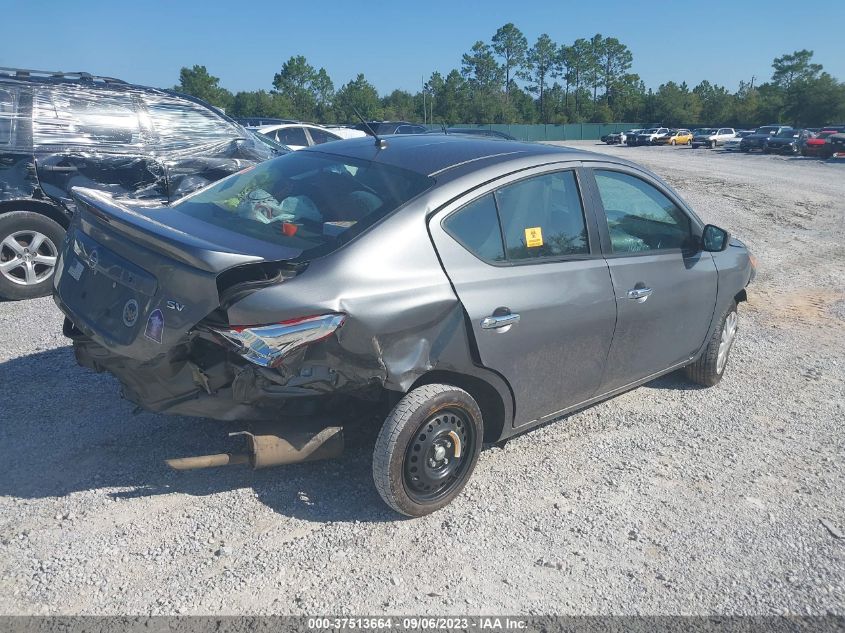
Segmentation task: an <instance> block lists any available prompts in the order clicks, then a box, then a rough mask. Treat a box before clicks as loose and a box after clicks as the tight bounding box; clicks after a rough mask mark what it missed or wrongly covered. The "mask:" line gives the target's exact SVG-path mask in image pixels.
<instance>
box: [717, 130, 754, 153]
mask: <svg viewBox="0 0 845 633" xmlns="http://www.w3.org/2000/svg"><path fill="white" fill-rule="evenodd" d="M749 134H754V130H737V132H736V136H734V137H733V138H729V139H728V140H727V141H725V142H724V143H723V144H722V148H723V149H724V150H725V151H726V152H738V151H739V145H740V143H742V139H744V138H745V137H746V136H748V135H749Z"/></svg>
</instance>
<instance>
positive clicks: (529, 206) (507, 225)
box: [496, 171, 589, 260]
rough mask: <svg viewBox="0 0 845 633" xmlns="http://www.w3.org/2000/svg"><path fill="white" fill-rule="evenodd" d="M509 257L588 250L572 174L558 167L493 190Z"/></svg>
mask: <svg viewBox="0 0 845 633" xmlns="http://www.w3.org/2000/svg"><path fill="white" fill-rule="evenodd" d="M496 203H497V204H498V207H499V217H500V218H501V222H502V233H503V235H504V238H505V248H506V250H507V258H508V259H509V260H523V259H535V258H540V257H562V256H567V255H582V254H587V253H588V252H589V245H588V243H587V228H586V224H585V222H584V209H583V207H582V206H581V196H580V195H579V193H578V185H577V183H576V180H575V174H574V172H572V171H560V172H555V173H552V174H546V175H543V176H536V177H534V178H528V179H526V180H522V181H519V182H517V183H514V184H512V185H508V186H507V187H502V188H501V189H499V190H498V191H496Z"/></svg>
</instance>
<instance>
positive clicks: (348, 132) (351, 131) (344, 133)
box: [323, 125, 367, 138]
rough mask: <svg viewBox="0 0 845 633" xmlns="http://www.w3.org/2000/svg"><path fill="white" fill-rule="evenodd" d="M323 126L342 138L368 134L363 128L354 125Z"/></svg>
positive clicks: (359, 136)
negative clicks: (357, 128) (356, 127)
mask: <svg viewBox="0 0 845 633" xmlns="http://www.w3.org/2000/svg"><path fill="white" fill-rule="evenodd" d="M323 127H325V128H326V129H327V130H329V131H330V132H333V133H334V134H337V135H338V136H340V137H342V138H361V137H362V136H367V133H366V132H364V131H363V130H356V129H355V128H354V127H347V126H345V125H324V126H323Z"/></svg>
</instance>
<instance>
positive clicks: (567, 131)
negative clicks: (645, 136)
mask: <svg viewBox="0 0 845 633" xmlns="http://www.w3.org/2000/svg"><path fill="white" fill-rule="evenodd" d="M427 127H428V128H429V129H431V130H439V129H440V126H439V125H428V126H427ZM449 127H464V128H479V129H484V130H495V131H497V132H504V133H505V134H510V135H511V136H513V137H514V138H517V139H519V140H521V141H589V140H594V139H600V138H601V137H602V136H604V135H605V134H610V133H612V132H624V131H625V130H630V129H634V128H639V127H642V125H640V124H639V123H566V124H560V125H554V124H551V123H549V124H536V125H525V124H517V123H515V124H512V125H511V124H507V123H493V124H490V125H481V124H477V123H456V124H454V125H451V126H449Z"/></svg>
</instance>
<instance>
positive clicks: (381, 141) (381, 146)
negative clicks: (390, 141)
mask: <svg viewBox="0 0 845 633" xmlns="http://www.w3.org/2000/svg"><path fill="white" fill-rule="evenodd" d="M352 111H353V112H354V113H355V114H356V115H358V118H359V119H361V123H363V124H364V127H366V128H367V129H368V130H369V131H370V134H372V135H373V137H374V138H375V139H376V147H377V148H379V149H385V148H386V147H387V141H385V140H384V139H383V138H379V135H378V134H376V131H375V130H374V129H373V128H372V127H370V124H369V123H367V121H366V119H364V117H363V116H361V113H360V112H358V108H356V107H355V106H352Z"/></svg>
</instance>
